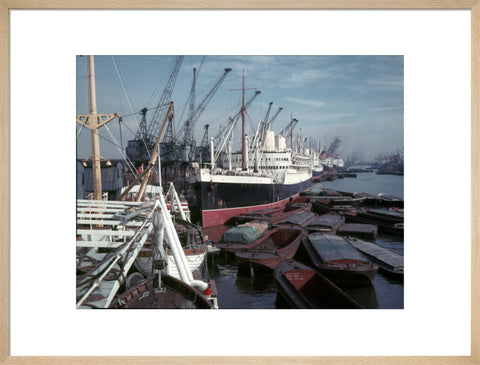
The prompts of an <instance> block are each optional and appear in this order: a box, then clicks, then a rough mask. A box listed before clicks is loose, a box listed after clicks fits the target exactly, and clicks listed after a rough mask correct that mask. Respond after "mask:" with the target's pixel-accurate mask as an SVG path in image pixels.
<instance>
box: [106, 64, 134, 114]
mask: <svg viewBox="0 0 480 365" xmlns="http://www.w3.org/2000/svg"><path fill="white" fill-rule="evenodd" d="M111 57H112V61H113V65H114V66H115V71H117V76H118V78H119V79H120V83H121V84H122V89H123V92H124V93H125V97H126V98H127V102H128V105H129V106H130V111H131V112H132V113H133V107H132V103H131V101H130V97H129V96H128V93H127V89H126V88H125V83H124V82H123V79H122V75H121V74H120V71H119V70H118V66H117V62H116V61H115V58H114V57H113V56H111ZM135 120H136V122H137V124H138V120H137V118H135Z"/></svg>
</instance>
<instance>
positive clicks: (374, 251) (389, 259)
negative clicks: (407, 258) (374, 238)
mask: <svg viewBox="0 0 480 365" xmlns="http://www.w3.org/2000/svg"><path fill="white" fill-rule="evenodd" d="M348 241H349V242H350V244H351V245H352V246H353V247H355V248H356V249H357V250H359V251H360V252H362V253H364V254H365V255H368V256H371V257H372V258H374V259H376V260H378V261H379V262H380V263H383V264H384V265H386V266H387V267H390V268H391V269H403V256H402V255H400V254H398V253H396V252H394V251H392V250H389V249H387V248H384V247H381V246H379V245H377V244H375V243H371V242H366V241H362V240H359V239H356V238H350V239H348Z"/></svg>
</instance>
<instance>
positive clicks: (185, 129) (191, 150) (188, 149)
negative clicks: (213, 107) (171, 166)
mask: <svg viewBox="0 0 480 365" xmlns="http://www.w3.org/2000/svg"><path fill="white" fill-rule="evenodd" d="M223 71H224V73H223V75H222V76H221V77H220V78H219V79H218V81H217V82H216V83H215V85H214V86H213V87H212V89H211V90H210V91H209V92H208V94H207V95H206V96H205V97H204V98H203V100H202V101H201V102H200V104H199V105H198V107H197V108H196V109H195V111H194V112H193V113H192V115H189V117H188V119H187V120H186V121H185V123H184V124H183V126H182V128H181V130H180V131H179V133H178V134H179V135H182V133H183V142H182V145H181V149H182V150H184V151H185V156H184V157H185V159H187V160H188V161H192V160H193V159H194V157H195V145H196V142H195V124H196V122H197V121H198V119H199V118H200V116H201V115H202V113H203V112H204V111H205V108H206V107H207V105H208V103H209V102H210V101H211V100H212V98H213V96H214V95H215V93H216V92H217V90H218V88H219V87H220V85H221V84H222V82H223V81H224V80H225V78H226V77H227V75H228V73H229V72H230V71H232V69H231V68H225V69H224V70H223ZM182 157H183V156H182Z"/></svg>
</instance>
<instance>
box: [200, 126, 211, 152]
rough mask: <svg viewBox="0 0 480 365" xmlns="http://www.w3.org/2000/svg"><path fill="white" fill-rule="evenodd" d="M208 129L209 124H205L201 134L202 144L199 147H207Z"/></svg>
mask: <svg viewBox="0 0 480 365" xmlns="http://www.w3.org/2000/svg"><path fill="white" fill-rule="evenodd" d="M208 127H210V125H209V124H205V125H204V126H203V129H205V132H204V133H203V138H202V143H201V144H200V147H208Z"/></svg>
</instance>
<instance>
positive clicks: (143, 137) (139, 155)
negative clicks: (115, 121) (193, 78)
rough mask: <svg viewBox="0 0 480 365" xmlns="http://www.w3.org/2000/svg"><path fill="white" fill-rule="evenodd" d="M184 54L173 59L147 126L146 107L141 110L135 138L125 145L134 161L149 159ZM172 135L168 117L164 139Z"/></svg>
mask: <svg viewBox="0 0 480 365" xmlns="http://www.w3.org/2000/svg"><path fill="white" fill-rule="evenodd" d="M183 58H184V56H178V57H177V58H176V60H175V64H174V66H173V70H172V72H171V73H170V77H169V78H168V81H167V84H166V85H165V88H164V89H163V92H162V95H161V97H160V100H159V102H158V104H157V107H156V108H155V112H154V114H153V117H152V120H151V122H150V125H148V126H147V121H146V114H147V111H148V109H147V108H143V109H142V111H141V115H142V120H141V122H140V125H139V128H138V130H137V132H136V134H135V139H133V140H130V141H128V146H127V157H128V158H129V159H130V160H131V161H133V162H134V163H140V162H141V163H143V162H145V161H148V160H149V159H150V156H151V154H152V150H153V148H154V146H155V141H156V140H157V137H158V134H159V133H160V129H161V127H162V122H163V121H162V120H161V119H162V116H164V115H165V114H166V112H167V109H168V107H169V102H170V101H171V100H170V99H171V97H172V93H173V89H174V87H175V83H176V81H177V76H178V73H179V71H180V66H181V65H182V62H183ZM171 136H173V118H171V117H170V118H169V120H168V125H167V129H166V133H165V137H164V140H165V139H168V138H171Z"/></svg>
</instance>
